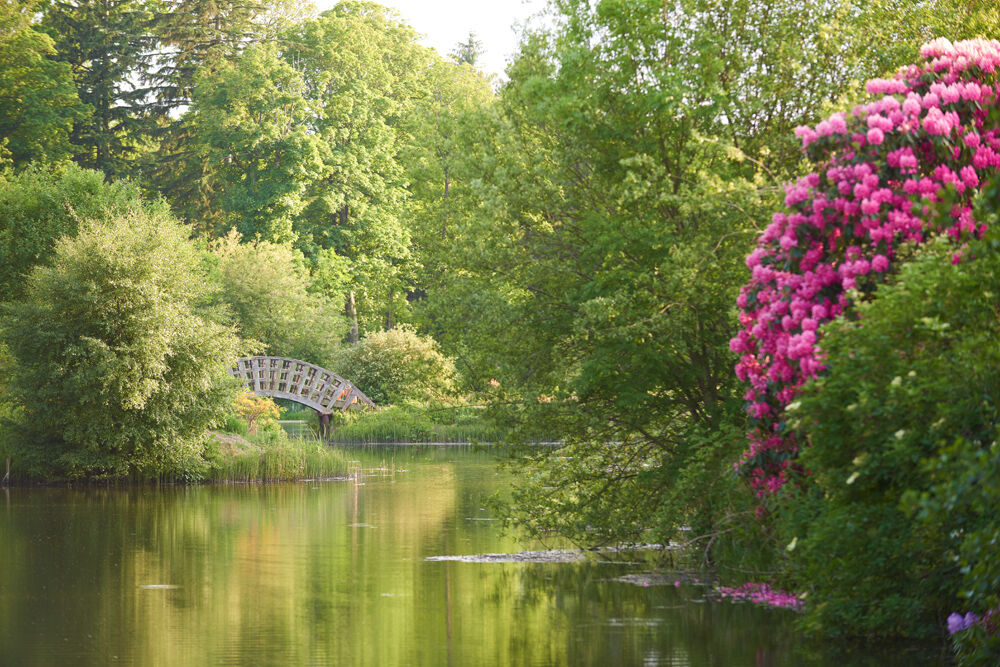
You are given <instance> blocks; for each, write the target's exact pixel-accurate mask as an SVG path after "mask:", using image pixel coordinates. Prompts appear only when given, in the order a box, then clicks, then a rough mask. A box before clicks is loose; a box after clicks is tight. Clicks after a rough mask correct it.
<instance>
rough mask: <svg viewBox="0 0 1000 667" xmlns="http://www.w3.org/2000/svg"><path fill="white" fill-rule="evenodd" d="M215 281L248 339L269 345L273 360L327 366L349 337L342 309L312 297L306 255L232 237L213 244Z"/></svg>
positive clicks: (220, 298) (218, 294) (219, 298)
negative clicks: (279, 359) (243, 241)
mask: <svg viewBox="0 0 1000 667" xmlns="http://www.w3.org/2000/svg"><path fill="white" fill-rule="evenodd" d="M210 250H211V255H210V257H209V260H210V263H211V264H212V271H211V276H212V279H213V282H215V283H216V284H217V285H218V286H219V290H218V291H217V292H216V295H215V298H216V299H217V301H218V302H219V303H221V304H225V306H226V307H227V308H228V310H229V312H230V313H231V314H232V316H233V320H234V322H235V323H236V325H237V326H238V327H239V330H240V334H241V335H242V336H243V337H244V338H248V339H252V340H255V341H259V342H260V343H263V344H264V346H266V348H267V352H268V353H269V354H274V355H278V356H285V357H292V358H295V359H302V360H304V361H308V362H311V363H314V364H319V365H321V366H325V365H326V364H327V363H329V362H330V361H331V358H332V355H333V353H334V351H335V350H336V349H337V347H338V345H339V344H340V340H341V338H343V336H344V334H345V333H346V331H347V324H346V320H345V319H344V317H343V316H342V315H341V313H340V306H339V305H335V304H333V303H332V302H331V301H330V300H329V299H328V298H326V297H325V296H323V295H321V294H318V293H315V292H312V291H309V287H310V278H309V272H308V270H307V269H306V265H305V259H304V258H303V257H302V254H301V253H300V252H299V251H297V250H295V249H293V248H291V247H290V246H287V245H282V244H277V243H270V242H267V241H250V242H248V243H241V240H240V236H239V235H238V234H237V233H236V232H231V233H230V234H229V235H228V236H226V237H225V238H222V239H219V240H217V241H215V242H213V243H212V244H211V246H210Z"/></svg>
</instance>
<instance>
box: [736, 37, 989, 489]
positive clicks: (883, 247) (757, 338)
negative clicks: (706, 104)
mask: <svg viewBox="0 0 1000 667" xmlns="http://www.w3.org/2000/svg"><path fill="white" fill-rule="evenodd" d="M921 55H922V57H923V62H922V64H920V65H911V66H909V67H905V68H903V69H901V70H900V71H899V72H898V73H897V74H896V76H895V77H894V78H891V79H875V80H872V81H870V82H869V83H868V85H867V90H868V92H869V93H871V94H872V95H873V101H871V102H869V103H867V104H862V105H859V106H857V107H855V108H854V110H853V111H851V112H850V113H849V114H844V113H837V114H834V115H833V116H832V117H830V118H829V119H828V120H825V121H823V122H821V123H819V124H818V125H817V126H816V127H815V128H808V127H801V128H799V129H798V130H797V136H799V137H800V139H801V140H802V146H803V149H804V150H805V153H806V155H807V157H808V158H809V160H810V161H811V162H812V163H813V164H814V165H815V167H816V168H815V171H814V172H813V173H811V174H809V175H807V176H805V177H803V178H801V179H799V181H798V182H797V183H795V184H792V185H789V186H787V188H786V192H787V196H786V197H785V206H786V209H785V210H783V211H781V212H779V213H776V214H775V215H774V218H773V221H772V222H771V224H770V226H768V228H767V229H766V231H765V232H764V233H763V234H762V235H761V237H760V238H759V240H758V244H757V248H756V249H755V250H754V251H753V252H752V253H751V254H750V256H749V257H747V266H748V267H749V268H750V270H751V271H752V278H751V280H750V282H749V283H747V284H746V285H745V286H744V287H743V288H742V290H741V293H740V296H739V299H738V305H739V308H740V324H741V327H742V329H741V331H740V332H739V334H738V335H737V336H736V337H735V338H733V339H732V341H731V342H730V347H731V348H732V350H733V351H734V352H736V353H737V354H739V355H740V360H739V363H738V364H737V366H736V373H737V375H738V376H739V378H740V379H741V380H744V381H745V382H747V383H748V385H749V388H748V390H747V392H746V395H745V398H746V400H747V404H748V412H749V414H750V416H751V418H752V420H753V424H754V427H753V429H752V431H751V432H750V434H749V440H750V444H749V448H748V449H747V451H746V452H744V455H743V460H742V461H741V462H740V463H739V464H738V467H739V468H740V470H741V471H742V472H743V473H744V474H745V475H747V476H748V477H749V478H750V480H751V483H752V485H753V487H754V488H755V490H756V491H757V493H758V495H760V496H765V495H767V494H769V493H773V492H775V491H777V490H779V489H780V488H781V487H782V485H783V484H784V483H785V482H786V481H787V479H788V475H789V473H790V472H791V470H792V468H793V467H794V466H795V458H796V454H797V452H798V447H799V446H800V444H801V443H798V442H796V440H795V438H794V435H793V434H792V433H790V432H789V431H788V430H787V429H786V427H785V412H786V409H787V408H788V406H789V405H790V404H791V403H792V402H793V401H794V400H795V397H796V395H797V394H798V393H799V391H800V390H801V387H802V386H803V384H804V383H805V382H806V381H808V380H809V379H810V378H813V377H815V376H816V375H817V374H818V373H820V372H821V371H822V370H823V369H824V360H823V356H822V353H821V351H820V349H819V347H818V343H819V339H818V335H817V328H818V327H819V326H820V325H821V324H823V323H824V322H827V321H829V320H831V319H834V318H836V317H839V316H842V315H844V314H845V313H850V312H851V307H852V303H854V302H855V301H856V300H858V299H864V298H865V297H866V296H868V295H870V294H871V293H872V292H873V291H874V290H875V289H876V288H877V286H878V284H879V283H880V282H882V281H883V280H884V279H885V276H886V275H887V274H888V273H891V272H893V271H894V270H895V267H896V265H897V264H898V263H899V262H900V261H901V258H902V256H903V255H905V254H906V253H907V252H908V249H911V248H912V246H913V245H914V244H920V243H922V242H924V241H925V240H928V239H929V238H931V237H933V236H936V235H938V234H940V233H945V234H947V235H949V236H950V237H951V238H952V239H953V240H954V243H955V253H954V255H953V261H955V262H957V261H961V257H962V251H963V243H964V242H965V241H967V240H969V239H972V238H975V237H977V236H978V235H980V234H982V233H983V231H984V228H983V226H982V225H980V224H979V223H977V221H976V220H975V219H974V217H973V214H972V207H971V201H972V198H973V196H974V194H975V192H976V189H977V187H978V186H979V184H980V181H982V180H984V179H985V178H987V177H989V176H990V175H992V173H993V172H994V171H996V170H997V168H998V167H1000V110H998V92H1000V88H998V67H1000V42H997V41H996V40H989V41H987V40H970V41H966V42H959V43H957V44H952V43H951V42H949V41H948V40H945V39H938V40H935V41H933V42H931V43H929V44H927V45H925V46H924V47H923V49H922V50H921ZM942 207H943V208H944V212H945V214H944V215H938V211H939V210H940V209H942Z"/></svg>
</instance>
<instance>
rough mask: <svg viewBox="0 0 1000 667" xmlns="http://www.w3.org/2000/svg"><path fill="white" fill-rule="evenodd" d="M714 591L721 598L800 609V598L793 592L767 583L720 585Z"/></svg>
mask: <svg viewBox="0 0 1000 667" xmlns="http://www.w3.org/2000/svg"><path fill="white" fill-rule="evenodd" d="M716 593H718V594H719V596H720V597H723V598H732V599H734V600H745V601H747V602H752V603H753V604H759V605H764V606H767V607H778V608H781V609H801V608H802V600H801V599H800V598H799V596H797V595H795V593H789V592H787V591H782V590H778V589H774V588H771V587H770V586H768V585H767V584H757V583H747V584H743V585H742V586H737V587H736V588H728V587H726V586H721V587H719V588H717V589H716Z"/></svg>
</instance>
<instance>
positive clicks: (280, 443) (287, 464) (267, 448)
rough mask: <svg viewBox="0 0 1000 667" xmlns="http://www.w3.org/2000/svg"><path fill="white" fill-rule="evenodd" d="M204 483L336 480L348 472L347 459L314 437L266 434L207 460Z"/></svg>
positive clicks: (273, 432)
mask: <svg viewBox="0 0 1000 667" xmlns="http://www.w3.org/2000/svg"><path fill="white" fill-rule="evenodd" d="M208 461H209V466H208V470H207V472H206V474H205V481H208V482H242V483H247V482H286V481H294V480H299V479H313V478H321V477H340V476H344V475H347V474H348V473H349V472H350V470H351V465H350V462H349V461H348V459H347V457H346V456H345V455H344V453H343V452H341V451H340V450H338V449H334V448H332V447H330V446H329V445H327V444H325V443H324V442H323V441H322V440H320V439H319V438H317V437H308V438H289V437H288V436H287V435H286V434H285V433H284V432H281V431H277V432H276V431H270V432H267V433H265V434H263V435H262V436H260V437H253V438H251V440H250V441H249V443H248V444H246V445H243V446H241V447H239V448H232V449H230V450H229V451H225V452H218V453H217V454H215V455H212V456H210V457H208Z"/></svg>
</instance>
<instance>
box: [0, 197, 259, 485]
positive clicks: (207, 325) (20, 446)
mask: <svg viewBox="0 0 1000 667" xmlns="http://www.w3.org/2000/svg"><path fill="white" fill-rule="evenodd" d="M188 234H189V232H188V229H186V228H185V227H183V226H182V225H181V224H179V223H178V222H176V221H175V220H173V219H171V218H170V217H168V216H167V215H165V214H162V213H160V212H157V211H147V210H142V209H138V208H136V209H132V210H130V211H128V212H127V213H123V214H116V215H113V216H112V217H110V218H108V219H104V220H91V221H85V222H83V223H82V224H81V226H80V230H79V234H78V235H77V236H76V237H64V238H62V239H60V240H59V241H58V242H57V243H56V245H55V249H54V253H53V256H52V261H51V265H50V266H37V267H35V268H34V269H33V270H32V271H31V273H30V274H29V275H28V277H27V281H26V284H25V296H24V298H22V299H21V300H19V301H15V302H13V303H10V304H6V305H5V306H4V310H3V315H4V318H3V323H2V326H0V342H2V343H4V344H6V345H7V346H8V347H9V349H10V352H11V356H12V363H10V364H9V366H8V367H7V368H6V369H5V371H6V375H7V389H8V391H9V392H10V393H11V397H12V399H13V400H14V401H15V402H16V403H17V404H18V405H20V406H23V409H22V410H20V411H19V413H18V415H17V423H16V426H15V428H14V429H13V430H12V432H11V433H9V434H8V435H9V437H10V438H11V440H10V442H9V443H8V447H9V448H10V449H11V450H12V452H13V456H14V458H15V459H16V463H17V466H18V467H19V468H20V469H21V470H22V471H24V472H25V473H27V474H28V475H30V476H35V477H42V478H49V479H52V478H65V479H81V478H83V479H104V478H121V477H126V476H128V477H134V478H136V477H137V478H162V477H174V478H178V477H180V478H184V477H191V476H193V477H197V476H198V475H199V474H200V473H201V471H202V470H203V467H204V462H203V459H202V456H201V453H202V452H201V448H202V443H203V442H204V440H205V438H206V432H207V430H208V428H209V427H210V426H211V425H212V424H213V423H215V422H216V421H217V420H219V419H220V418H221V417H222V416H223V415H224V414H225V413H226V412H227V411H229V410H230V409H231V407H230V406H231V405H232V403H233V400H234V397H235V395H236V392H237V391H238V383H237V382H236V381H234V380H233V379H232V378H230V377H229V376H228V373H227V368H228V366H229V365H230V364H231V363H232V360H233V359H235V358H236V357H238V356H239V354H240V352H241V349H240V344H239V341H238V339H237V338H236V336H235V334H234V332H233V331H232V330H231V329H230V328H228V327H225V326H221V325H219V324H216V323H213V322H211V321H209V320H208V319H206V318H205V317H203V316H202V315H201V314H200V313H199V305H200V304H201V303H203V302H204V299H205V290H206V287H205V285H206V280H205V279H204V274H203V273H202V269H201V263H200V262H201V260H200V257H199V255H198V252H197V250H196V249H195V247H194V246H193V244H192V243H191V242H190V241H189V240H188Z"/></svg>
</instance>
